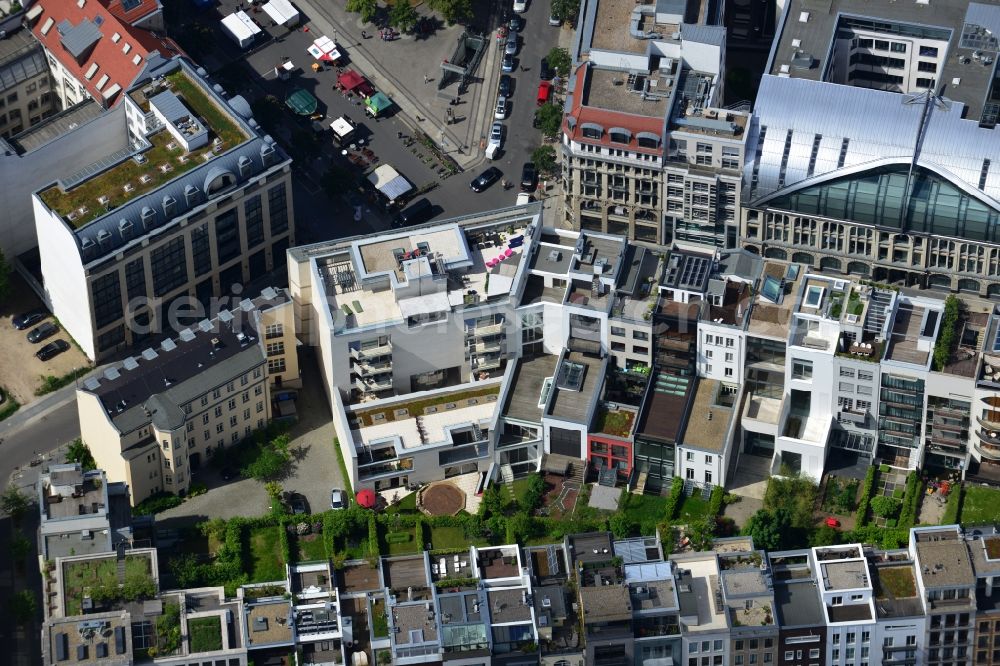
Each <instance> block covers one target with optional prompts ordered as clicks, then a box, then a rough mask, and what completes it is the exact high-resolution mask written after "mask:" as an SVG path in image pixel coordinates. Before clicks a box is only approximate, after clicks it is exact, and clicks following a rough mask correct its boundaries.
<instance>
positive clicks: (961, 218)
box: [769, 164, 1000, 242]
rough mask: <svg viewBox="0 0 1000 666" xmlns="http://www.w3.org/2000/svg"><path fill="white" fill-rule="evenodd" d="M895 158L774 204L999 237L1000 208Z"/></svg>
mask: <svg viewBox="0 0 1000 666" xmlns="http://www.w3.org/2000/svg"><path fill="white" fill-rule="evenodd" d="M907 170H908V165H906V164H895V165H891V166H886V167H880V168H878V169H872V170H871V171H866V172H865V173H860V174H854V175H851V176H844V177H842V178H837V179H835V180H831V181H828V182H826V183H822V184H819V185H815V186H812V187H806V188H803V189H801V190H798V191H795V192H790V193H788V194H784V195H782V196H779V197H776V198H774V199H772V200H771V202H770V204H769V205H770V206H772V207H774V208H780V209H783V210H790V211H794V212H796V213H800V214H803V215H819V216H822V217H831V218H834V219H840V220H851V221H854V222H860V223H862V224H872V225H876V226H880V227H891V228H896V229H903V230H906V231H918V232H924V233H928V234H940V235H944V236H957V237H961V238H966V239H969V240H976V241H990V242H1000V211H997V210H994V209H993V208H991V207H989V206H987V205H986V204H984V203H983V202H982V201H980V200H979V199H976V198H974V197H971V196H969V195H968V194H966V193H965V192H964V191H962V190H960V189H959V188H957V187H956V186H954V185H952V184H951V183H950V182H948V181H947V180H946V179H944V178H942V177H941V176H939V175H937V174H935V173H934V172H932V171H930V170H928V169H925V168H923V167H916V168H915V169H914V171H913V176H912V178H910V179H909V181H908V179H907V178H908V177H907Z"/></svg>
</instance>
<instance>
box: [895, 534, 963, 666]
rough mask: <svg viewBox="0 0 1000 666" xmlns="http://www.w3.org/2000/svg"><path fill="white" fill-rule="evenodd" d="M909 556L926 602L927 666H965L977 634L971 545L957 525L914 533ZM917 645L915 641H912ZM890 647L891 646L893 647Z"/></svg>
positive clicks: (924, 643) (911, 538) (919, 588)
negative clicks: (957, 665)
mask: <svg viewBox="0 0 1000 666" xmlns="http://www.w3.org/2000/svg"><path fill="white" fill-rule="evenodd" d="M909 552H910V556H911V557H912V558H913V562H914V565H915V566H916V570H917V590H918V591H919V594H920V598H921V600H922V601H923V602H924V604H925V612H926V620H927V633H926V635H925V638H924V641H923V645H925V646H926V648H927V650H926V658H925V659H924V661H923V663H925V664H928V665H929V666H936V665H937V664H942V665H945V664H966V663H970V661H971V659H972V656H973V645H974V640H975V634H976V587H977V581H976V575H975V572H974V570H973V567H972V559H971V556H970V554H969V545H968V544H967V542H966V541H965V539H964V537H963V535H962V530H961V528H960V527H958V526H957V525H948V526H942V527H915V528H913V529H912V530H910V542H909ZM912 641H913V642H914V644H915V643H916V639H915V638H914V639H912ZM890 645H891V644H890Z"/></svg>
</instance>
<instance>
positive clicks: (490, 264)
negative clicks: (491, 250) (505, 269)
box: [486, 259, 497, 268]
mask: <svg viewBox="0 0 1000 666" xmlns="http://www.w3.org/2000/svg"><path fill="white" fill-rule="evenodd" d="M496 265H497V260H496V259H490V260H489V261H487V262H486V268H493V267H494V266H496Z"/></svg>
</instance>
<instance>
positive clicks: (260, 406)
mask: <svg viewBox="0 0 1000 666" xmlns="http://www.w3.org/2000/svg"><path fill="white" fill-rule="evenodd" d="M262 411H264V403H263V401H260V402H258V403H257V413H258V414H260V413H261V412H262Z"/></svg>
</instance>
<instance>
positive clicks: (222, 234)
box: [215, 208, 240, 266]
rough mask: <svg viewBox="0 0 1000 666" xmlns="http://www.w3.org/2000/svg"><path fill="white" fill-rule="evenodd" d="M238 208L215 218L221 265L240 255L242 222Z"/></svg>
mask: <svg viewBox="0 0 1000 666" xmlns="http://www.w3.org/2000/svg"><path fill="white" fill-rule="evenodd" d="M239 222H240V221H239V213H238V212H237V210H236V208H230V209H229V210H227V211H226V212H224V213H222V214H220V215H219V216H218V217H216V218H215V255H216V261H217V262H218V265H219V266H222V265H223V264H225V263H228V262H230V261H232V260H233V259H235V258H236V257H238V256H240V224H239Z"/></svg>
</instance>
